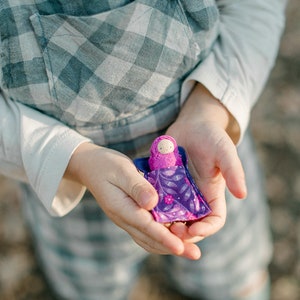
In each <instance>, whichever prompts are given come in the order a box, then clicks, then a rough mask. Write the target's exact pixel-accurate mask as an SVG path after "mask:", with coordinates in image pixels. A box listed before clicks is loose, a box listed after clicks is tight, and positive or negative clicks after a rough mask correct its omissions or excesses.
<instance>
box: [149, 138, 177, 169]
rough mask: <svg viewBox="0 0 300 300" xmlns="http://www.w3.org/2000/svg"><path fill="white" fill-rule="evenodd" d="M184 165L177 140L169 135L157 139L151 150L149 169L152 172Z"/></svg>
mask: <svg viewBox="0 0 300 300" xmlns="http://www.w3.org/2000/svg"><path fill="white" fill-rule="evenodd" d="M179 165H182V161H181V157H180V155H179V152H178V147H177V143H176V141H175V139H174V138H173V137H171V136H169V135H162V136H159V137H157V138H156V139H155V140H154V141H153V143H152V145H151V148H150V158H149V167H150V169H151V170H157V169H163V168H167V167H171V166H179Z"/></svg>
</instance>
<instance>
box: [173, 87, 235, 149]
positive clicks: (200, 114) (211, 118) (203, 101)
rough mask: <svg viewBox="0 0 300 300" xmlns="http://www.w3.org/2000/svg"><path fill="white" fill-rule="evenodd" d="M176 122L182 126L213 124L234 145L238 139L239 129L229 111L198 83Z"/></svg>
mask: <svg viewBox="0 0 300 300" xmlns="http://www.w3.org/2000/svg"><path fill="white" fill-rule="evenodd" d="M193 116H195V117H193ZM177 121H178V122H184V124H186V123H190V122H192V123H193V122H196V123H202V122H204V123H214V124H216V125H218V126H220V127H221V128H223V129H224V130H225V131H226V132H227V134H228V135H229V137H230V138H231V139H232V141H233V142H234V143H235V144H236V143H237V142H238V140H239V137H240V128H239V125H238V123H237V121H236V119H235V118H234V117H233V115H232V114H231V113H230V112H229V110H228V109H227V108H226V107H225V106H224V105H223V104H222V103H221V102H220V101H219V100H218V99H217V98H215V97H214V96H213V95H212V94H211V93H210V92H209V91H208V90H207V89H206V88H205V87H204V86H203V85H202V84H200V83H198V84H196V86H195V88H194V89H193V91H192V92H191V94H190V96H189V98H188V99H187V101H186V103H185V104H184V106H183V108H182V111H181V112H180V114H179V116H178V119H177ZM177 121H176V122H177Z"/></svg>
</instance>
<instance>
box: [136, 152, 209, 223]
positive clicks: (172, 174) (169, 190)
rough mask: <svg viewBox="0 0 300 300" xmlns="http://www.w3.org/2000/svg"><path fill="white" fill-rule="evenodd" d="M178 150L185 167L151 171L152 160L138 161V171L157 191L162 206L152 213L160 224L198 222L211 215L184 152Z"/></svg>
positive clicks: (159, 203)
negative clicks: (150, 163) (149, 163)
mask: <svg viewBox="0 0 300 300" xmlns="http://www.w3.org/2000/svg"><path fill="white" fill-rule="evenodd" d="M178 148H179V153H180V155H181V158H182V162H183V164H182V166H170V167H167V168H163V169H158V170H153V171H151V170H150V168H149V165H148V158H138V159H136V160H134V163H135V165H136V167H137V168H138V169H139V170H140V171H141V172H143V174H144V177H145V178H146V179H147V180H148V181H149V182H150V183H151V184H152V185H153V186H154V187H155V189H156V190H157V193H158V196H159V200H158V204H157V206H156V207H155V208H154V209H153V210H152V211H151V213H152V215H153V217H154V219H155V220H156V221H157V222H160V223H170V222H176V221H181V222H186V221H192V220H198V219H201V218H203V217H205V216H206V215H208V214H209V213H210V212H211V209H210V208H209V205H208V203H207V202H206V200H205V199H204V197H203V195H202V194H201V192H200V190H199V189H198V187H197V186H196V184H195V182H194V180H193V179H192V176H191V174H190V173H189V170H188V168H187V158H186V155H185V151H184V149H183V148H182V147H178Z"/></svg>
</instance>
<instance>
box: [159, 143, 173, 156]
mask: <svg viewBox="0 0 300 300" xmlns="http://www.w3.org/2000/svg"><path fill="white" fill-rule="evenodd" d="M157 151H158V152H159V153H161V154H168V153H172V152H174V144H173V143H172V142H171V141H169V140H166V139H164V140H161V141H160V142H159V143H158V144H157Z"/></svg>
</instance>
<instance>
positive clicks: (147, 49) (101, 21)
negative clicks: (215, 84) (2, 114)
mask: <svg viewBox="0 0 300 300" xmlns="http://www.w3.org/2000/svg"><path fill="white" fill-rule="evenodd" d="M0 19H1V24H0V34H1V65H2V78H1V89H2V90H3V92H4V93H6V94H7V95H8V96H9V97H10V98H11V99H13V100H17V101H20V102H22V103H24V104H27V105H30V106H32V107H33V108H36V109H39V110H41V111H43V112H46V113H47V114H49V115H51V116H54V117H55V118H57V119H59V120H61V121H62V122H63V123H65V124H67V125H68V126H70V127H72V128H74V129H76V130H78V131H79V132H80V133H82V134H83V135H85V136H88V137H91V138H92V139H94V141H95V142H96V143H98V144H101V145H110V146H114V147H115V148H116V147H117V149H118V150H122V151H126V150H130V149H133V148H134V147H138V146H140V144H143V143H144V141H143V140H139V141H136V142H135V144H134V139H136V138H138V137H141V136H144V135H145V134H149V133H151V132H152V133H153V132H156V131H159V130H161V129H164V128H165V127H166V126H167V125H169V124H170V123H171V122H172V121H173V120H174V118H175V116H176V115H177V113H178V109H179V103H178V102H179V93H180V87H181V82H182V80H183V79H184V78H185V77H186V76H187V75H188V73H189V72H190V71H191V70H192V69H193V68H194V67H195V66H196V65H197V64H198V63H199V62H200V61H201V60H202V59H203V58H204V57H205V56H206V54H207V52H208V50H209V49H210V47H211V45H212V43H213V41H214V40H215V38H216V35H217V32H218V30H217V29H218V10H217V8H216V5H215V3H214V1H213V0H206V1H195V0H193V1H192V0H187V1H169V0H157V1H153V0H151V1H150V0H139V1H124V0H116V1H79V0H78V1H54V2H53V1H45V0H37V1H34V0H26V1H25V2H24V1H16V0H11V1H9V0H4V1H1V10H0ZM8 28H9V30H8ZM41 95H43V97H41ZM150 138H152V136H151V137H150ZM150 138H149V139H150ZM141 139H142V138H141ZM132 140H133V141H132ZM124 141H126V142H127V143H128V144H127V146H126V145H125V144H124ZM119 143H122V144H119ZM130 143H131V144H130ZM117 144H119V145H117Z"/></svg>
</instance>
